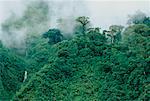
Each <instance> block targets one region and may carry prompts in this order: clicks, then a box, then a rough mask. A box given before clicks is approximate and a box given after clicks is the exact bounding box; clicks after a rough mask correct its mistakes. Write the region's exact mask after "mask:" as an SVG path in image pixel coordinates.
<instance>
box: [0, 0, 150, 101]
mask: <svg viewBox="0 0 150 101" xmlns="http://www.w3.org/2000/svg"><path fill="white" fill-rule="evenodd" d="M53 9H55V8H51V7H50V5H48V3H47V1H45V0H37V1H36V2H35V1H32V2H30V3H27V4H26V8H25V10H24V11H23V13H22V15H20V16H17V15H16V14H15V13H13V12H12V14H11V15H10V16H9V17H8V18H7V19H6V20H4V21H3V23H2V24H1V32H0V33H1V34H0V35H1V37H2V38H0V101H10V100H11V101H149V98H150V17H149V16H148V15H147V14H145V13H143V12H142V11H137V12H135V13H134V14H133V15H130V16H129V17H128V20H127V21H126V23H127V25H125V26H124V25H114V24H111V23H110V26H107V27H108V29H102V28H101V26H98V27H95V26H94V25H93V24H92V23H91V19H90V16H88V15H82V14H74V13H75V12H73V13H72V14H71V15H70V16H68V15H65V14H64V15H63V14H61V13H60V16H59V17H58V16H57V17H56V15H58V14H55V13H49V12H53ZM60 9H61V8H59V9H58V10H60ZM118 9H119V8H118ZM75 10H79V9H75ZM66 13H67V12H66ZM68 13H70V12H68ZM102 20H103V19H102ZM50 24H51V25H50ZM56 26H57V27H56Z"/></svg>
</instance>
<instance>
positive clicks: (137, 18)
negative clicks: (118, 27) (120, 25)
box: [127, 11, 146, 24]
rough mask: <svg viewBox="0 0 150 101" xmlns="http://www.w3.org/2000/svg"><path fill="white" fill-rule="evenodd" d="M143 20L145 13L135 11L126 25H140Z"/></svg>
mask: <svg viewBox="0 0 150 101" xmlns="http://www.w3.org/2000/svg"><path fill="white" fill-rule="evenodd" d="M145 18H146V14H145V13H143V12H141V11H137V12H136V13H135V14H133V15H129V20H128V22H127V23H128V24H142V23H143V21H144V19H145Z"/></svg>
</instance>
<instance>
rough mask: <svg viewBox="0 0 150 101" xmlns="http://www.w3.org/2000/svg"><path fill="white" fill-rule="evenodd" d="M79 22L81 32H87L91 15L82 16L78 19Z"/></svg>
mask: <svg viewBox="0 0 150 101" xmlns="http://www.w3.org/2000/svg"><path fill="white" fill-rule="evenodd" d="M76 21H77V22H79V23H80V24H81V32H82V34H85V32H86V30H87V27H88V24H89V23H90V21H89V17H85V16H81V17H78V18H77V19H76Z"/></svg>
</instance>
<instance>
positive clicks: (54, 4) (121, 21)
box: [0, 0, 150, 47]
mask: <svg viewBox="0 0 150 101" xmlns="http://www.w3.org/2000/svg"><path fill="white" fill-rule="evenodd" d="M31 1H38V0H0V25H1V24H2V23H5V20H6V19H8V18H10V16H11V15H12V14H13V13H14V14H15V15H16V16H17V17H22V15H23V14H24V11H25V10H26V8H27V5H28V4H30V3H31ZM44 1H49V2H48V5H49V8H50V10H49V16H48V18H49V19H48V21H47V23H46V24H41V23H40V24H41V25H39V23H37V24H35V25H34V26H32V27H30V26H28V25H27V26H26V27H23V28H22V29H20V30H15V29H13V30H11V32H9V33H4V32H2V31H1V26H0V40H1V41H2V42H3V44H4V45H6V46H8V47H12V46H13V47H14V46H15V47H26V44H25V41H26V38H27V36H28V35H27V34H30V32H31V30H33V31H32V32H34V33H40V34H41V33H43V32H45V31H47V30H48V29H49V28H50V27H51V28H52V27H57V28H59V29H61V31H62V32H64V33H65V34H68V35H70V34H71V33H72V30H73V29H74V25H75V21H74V18H76V17H78V16H88V17H89V18H90V21H91V23H92V25H93V26H95V27H100V28H102V29H107V28H108V27H109V26H110V25H114V24H117V25H123V26H126V23H127V20H128V15H132V14H134V13H135V12H136V11H142V12H144V13H145V14H147V15H148V16H150V0H44ZM32 3H33V2H32ZM32 3H31V4H32ZM34 18H35V19H36V17H34ZM37 18H38V16H37ZM59 18H62V19H63V22H61V24H60V23H59V25H58V22H57V21H58V19H59ZM13 19H14V18H13V17H12V19H11V20H13ZM43 20H44V19H43ZM38 22H39V21H38ZM10 33H11V34H10Z"/></svg>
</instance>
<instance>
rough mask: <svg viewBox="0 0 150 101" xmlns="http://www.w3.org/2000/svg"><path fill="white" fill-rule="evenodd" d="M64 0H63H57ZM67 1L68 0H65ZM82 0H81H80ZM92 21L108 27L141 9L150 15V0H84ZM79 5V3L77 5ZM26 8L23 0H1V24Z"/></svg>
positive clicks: (123, 21) (96, 24) (121, 22)
mask: <svg viewBox="0 0 150 101" xmlns="http://www.w3.org/2000/svg"><path fill="white" fill-rule="evenodd" d="M26 1H27V0H26ZM55 1H62V0H55ZM65 1H67V0H65ZM68 1H70V0H68ZM78 1H80V0H78ZM83 1H84V3H85V6H86V7H87V10H88V11H85V12H88V14H89V15H88V16H89V17H90V19H91V22H92V23H93V24H94V25H95V26H98V27H102V28H107V27H108V26H109V25H110V24H122V25H125V24H126V22H127V18H128V17H127V16H128V15H129V14H133V13H135V12H136V11H137V10H140V11H142V12H144V13H146V14H147V15H148V16H150V0H83ZM75 6H78V5H75ZM24 8H25V4H24V3H22V0H0V24H1V23H2V22H3V21H4V20H5V19H6V18H7V17H8V16H9V15H10V14H11V13H10V11H13V12H15V13H17V14H18V15H21V13H22V11H23V10H24Z"/></svg>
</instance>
